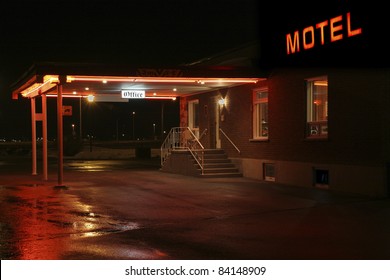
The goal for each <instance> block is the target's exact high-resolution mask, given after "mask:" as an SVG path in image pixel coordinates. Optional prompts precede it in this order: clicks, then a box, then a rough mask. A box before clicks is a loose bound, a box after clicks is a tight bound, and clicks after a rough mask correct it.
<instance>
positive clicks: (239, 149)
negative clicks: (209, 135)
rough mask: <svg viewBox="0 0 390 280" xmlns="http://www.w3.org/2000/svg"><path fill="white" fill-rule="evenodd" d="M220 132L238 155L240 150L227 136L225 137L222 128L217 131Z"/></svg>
mask: <svg viewBox="0 0 390 280" xmlns="http://www.w3.org/2000/svg"><path fill="white" fill-rule="evenodd" d="M219 131H220V132H222V134H223V136H225V137H226V139H227V140H228V141H229V142H230V144H232V145H233V147H234V148H235V149H236V150H237V152H238V153H239V154H241V151H240V149H239V148H238V147H237V146H236V145H235V144H234V143H233V141H232V140H231V139H230V138H229V136H227V135H226V133H225V132H224V131H223V130H222V128H220V129H219Z"/></svg>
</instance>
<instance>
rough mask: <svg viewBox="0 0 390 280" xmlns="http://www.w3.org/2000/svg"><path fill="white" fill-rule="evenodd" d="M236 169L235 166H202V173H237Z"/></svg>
mask: <svg viewBox="0 0 390 280" xmlns="http://www.w3.org/2000/svg"><path fill="white" fill-rule="evenodd" d="M237 172H238V169H237V168H236V167H221V168H218V167H217V168H204V169H203V174H208V173H237Z"/></svg>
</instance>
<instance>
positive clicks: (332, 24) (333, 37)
mask: <svg viewBox="0 0 390 280" xmlns="http://www.w3.org/2000/svg"><path fill="white" fill-rule="evenodd" d="M342 20H343V16H338V17H334V18H331V19H330V41H331V42H334V41H337V40H341V39H343V34H339V35H335V32H337V31H341V30H343V26H342V25H341V24H340V25H336V26H335V23H338V22H340V21H342Z"/></svg>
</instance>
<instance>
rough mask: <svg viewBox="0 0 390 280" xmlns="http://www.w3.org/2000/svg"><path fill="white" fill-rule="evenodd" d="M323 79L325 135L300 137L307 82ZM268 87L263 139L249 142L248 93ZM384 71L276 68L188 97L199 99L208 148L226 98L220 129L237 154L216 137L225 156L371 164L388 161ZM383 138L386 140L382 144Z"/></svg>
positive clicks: (202, 125) (249, 95)
mask: <svg viewBox="0 0 390 280" xmlns="http://www.w3.org/2000/svg"><path fill="white" fill-rule="evenodd" d="M322 75H327V76H328V82H329V88H328V92H329V105H328V106H329V107H328V109H329V119H328V127H329V137H328V139H325V140H309V139H306V137H305V127H306V91H305V84H304V81H305V79H307V78H313V77H317V76H322ZM264 85H268V88H269V139H268V140H267V141H252V140H251V139H252V91H253V90H254V89H255V88H257V87H261V86H264ZM389 94H390V92H389V72H388V70H384V69H363V70H362V69H278V70H275V71H274V72H272V74H271V75H270V76H269V79H268V80H267V81H266V82H262V83H260V84H257V85H245V86H239V87H233V88H229V89H224V90H220V91H213V92H209V93H207V94H201V95H197V96H191V97H188V100H191V99H199V105H200V114H201V116H200V131H201V132H202V131H203V130H204V129H205V128H207V129H208V135H207V136H206V137H205V138H204V139H203V140H202V142H203V143H204V144H205V146H206V147H212V146H213V143H214V139H215V133H214V131H215V115H216V114H215V110H216V109H217V108H218V107H217V104H216V102H217V99H218V98H219V97H220V96H221V97H225V98H226V105H225V107H224V108H223V109H222V110H221V115H223V121H221V122H220V127H221V128H222V129H223V130H224V131H225V132H226V134H227V135H228V136H229V137H230V138H231V139H232V141H233V142H234V143H235V144H236V145H237V146H238V148H239V149H240V150H241V154H240V155H239V154H238V153H237V151H236V150H235V149H234V148H233V146H232V145H231V144H230V143H229V142H228V141H226V139H225V138H224V137H223V136H221V138H222V147H223V148H224V149H225V150H226V151H227V153H228V154H229V156H231V157H244V158H257V159H269V160H284V161H300V162H316V163H338V164H377V163H380V162H384V161H388V159H389V158H390V157H389V154H390V152H389V148H388V146H389V145H388V141H387V140H388V138H389V136H388V134H389V129H388V127H389V123H390V122H389V113H387V111H388V110H387V106H388V105H389V101H388V100H389ZM386 139H387V140H386Z"/></svg>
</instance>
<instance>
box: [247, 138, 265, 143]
mask: <svg viewBox="0 0 390 280" xmlns="http://www.w3.org/2000/svg"><path fill="white" fill-rule="evenodd" d="M249 142H269V138H255V139H253V138H252V139H249Z"/></svg>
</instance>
